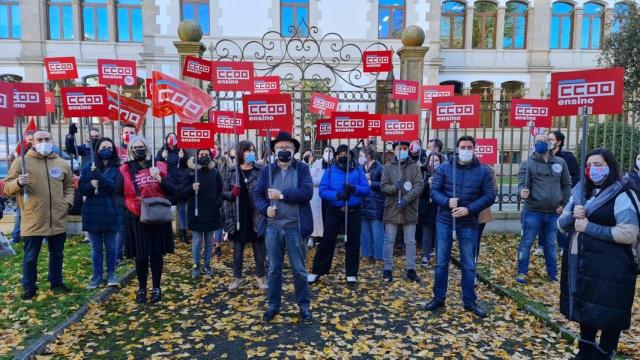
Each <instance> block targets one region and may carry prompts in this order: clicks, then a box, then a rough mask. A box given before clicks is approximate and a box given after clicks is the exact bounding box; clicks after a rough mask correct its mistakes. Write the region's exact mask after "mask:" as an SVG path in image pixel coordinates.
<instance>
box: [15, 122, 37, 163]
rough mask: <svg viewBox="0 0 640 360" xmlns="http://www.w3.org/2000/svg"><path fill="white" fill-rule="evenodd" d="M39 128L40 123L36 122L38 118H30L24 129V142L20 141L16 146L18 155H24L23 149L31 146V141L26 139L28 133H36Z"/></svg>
mask: <svg viewBox="0 0 640 360" xmlns="http://www.w3.org/2000/svg"><path fill="white" fill-rule="evenodd" d="M37 130H38V125H37V124H36V118H34V117H32V118H30V119H29V122H28V123H27V126H26V127H25V128H24V130H23V131H22V143H19V144H18V145H17V146H16V154H18V156H21V155H22V149H23V148H25V149H26V148H27V147H28V146H29V142H28V141H27V140H26V137H27V135H29V134H31V133H34V132H36V131H37Z"/></svg>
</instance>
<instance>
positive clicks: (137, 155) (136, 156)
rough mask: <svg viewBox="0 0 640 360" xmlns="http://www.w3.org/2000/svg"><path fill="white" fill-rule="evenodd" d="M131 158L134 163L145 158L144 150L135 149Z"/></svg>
mask: <svg viewBox="0 0 640 360" xmlns="http://www.w3.org/2000/svg"><path fill="white" fill-rule="evenodd" d="M133 158H134V159H135V160H136V161H142V160H144V159H146V158H147V150H146V149H136V150H134V151H133Z"/></svg>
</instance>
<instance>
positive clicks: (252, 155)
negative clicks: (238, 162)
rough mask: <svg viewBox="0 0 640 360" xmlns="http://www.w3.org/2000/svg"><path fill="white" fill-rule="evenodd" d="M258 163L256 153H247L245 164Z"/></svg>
mask: <svg viewBox="0 0 640 360" xmlns="http://www.w3.org/2000/svg"><path fill="white" fill-rule="evenodd" d="M255 161H256V153H254V152H247V153H245V154H244V162H245V163H247V164H248V163H252V162H255Z"/></svg>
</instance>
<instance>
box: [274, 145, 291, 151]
mask: <svg viewBox="0 0 640 360" xmlns="http://www.w3.org/2000/svg"><path fill="white" fill-rule="evenodd" d="M295 149H296V148H295V147H293V146H283V147H276V148H275V150H276V151H286V150H289V151H293V150H295Z"/></svg>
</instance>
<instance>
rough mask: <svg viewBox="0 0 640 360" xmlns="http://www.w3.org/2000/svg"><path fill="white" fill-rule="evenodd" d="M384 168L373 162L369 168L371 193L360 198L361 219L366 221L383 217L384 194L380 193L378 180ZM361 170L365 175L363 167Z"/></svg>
mask: <svg viewBox="0 0 640 360" xmlns="http://www.w3.org/2000/svg"><path fill="white" fill-rule="evenodd" d="M383 168H384V167H383V166H382V164H380V163H379V162H378V161H374V162H373V163H372V164H371V167H370V168H369V172H368V173H369V179H370V180H371V186H370V188H371V193H369V195H367V196H365V197H363V198H362V218H363V219H367V220H376V219H377V220H381V221H382V215H384V194H383V193H382V192H381V191H380V180H381V179H382V169H383ZM362 170H363V171H364V172H365V176H366V174H367V171H366V169H365V168H364V166H363V167H362Z"/></svg>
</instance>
